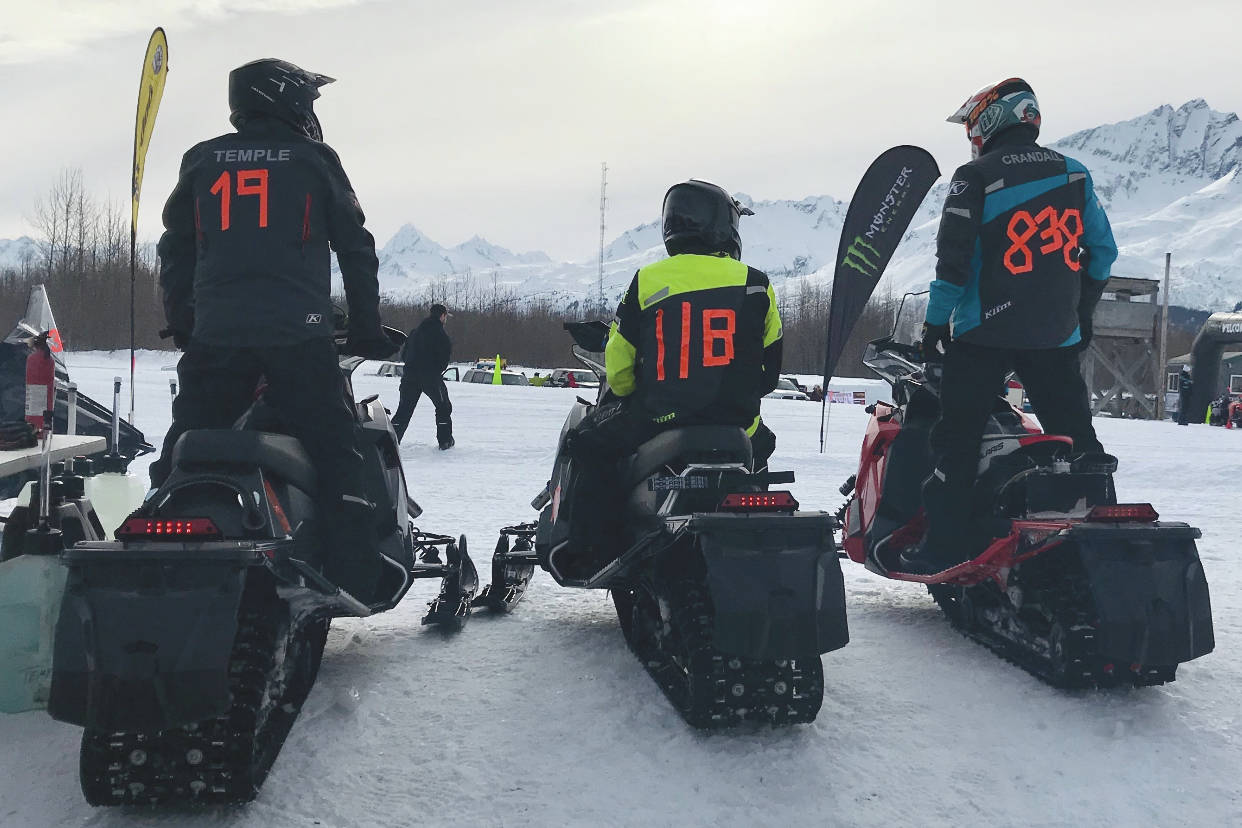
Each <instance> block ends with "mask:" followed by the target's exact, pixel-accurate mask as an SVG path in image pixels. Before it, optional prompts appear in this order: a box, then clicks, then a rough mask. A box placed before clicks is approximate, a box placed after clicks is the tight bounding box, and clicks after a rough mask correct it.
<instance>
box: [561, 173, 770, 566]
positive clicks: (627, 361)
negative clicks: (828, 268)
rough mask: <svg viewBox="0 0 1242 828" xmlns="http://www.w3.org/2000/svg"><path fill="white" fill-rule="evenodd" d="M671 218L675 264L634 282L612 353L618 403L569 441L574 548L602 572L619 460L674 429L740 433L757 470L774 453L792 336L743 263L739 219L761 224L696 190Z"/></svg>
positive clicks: (683, 197) (718, 196)
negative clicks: (773, 418) (775, 409)
mask: <svg viewBox="0 0 1242 828" xmlns="http://www.w3.org/2000/svg"><path fill="white" fill-rule="evenodd" d="M662 212H663V218H662V223H663V232H664V245H665V248H666V249H667V250H668V253H669V258H667V259H662V260H661V261H658V262H655V263H654V264H650V265H648V266H646V267H644V268H642V269H640V270H639V271H638V272H637V273H635V274H634V278H633V280H632V281H631V282H630V285H629V288H628V289H627V290H626V292H625V296H624V297H623V298H622V300H621V304H620V305H619V306H618V308H617V314H616V320H615V321H614V322H613V323H612V327H611V329H610V331H609V335H608V339H607V344H606V345H605V350H604V361H605V368H606V370H607V379H608V388H609V396H608V397H607V398H606V399H605V401H604V402H602V403H601V404H600V405H599V406H597V407H596V408H595V409H594V410H593V411H592V412H591V413H590V414H588V415H587V417H585V418H584V420H583V422H582V423H581V424H580V425H579V426H578V427H577V430H576V432H575V433H574V434H573V435H571V437H570V443H571V445H573V446H574V448H571V451H574V453H575V456H577V457H579V458H580V459H581V460H582V461H583V462H582V468H581V472H580V477H579V480H578V483H577V486H578V489H579V492H578V502H579V503H580V504H582V505H581V506H580V507H579V511H577V512H575V517H574V519H573V521H572V523H571V526H572V530H571V533H572V535H573V537H571V543H572V544H574V545H575V546H576V547H577V548H578V549H579V550H580V551H581V552H582V554H583V557H584V558H585V559H586V560H593V562H595V563H599V562H600V560H601V559H603V558H606V557H607V556H608V555H609V554H611V551H612V550H611V549H610V548H609V547H610V544H611V540H612V538H615V537H618V536H619V535H620V531H619V529H618V528H617V525H616V523H617V521H619V520H621V519H622V516H621V506H620V504H619V502H618V499H619V498H621V497H623V496H624V491H623V490H622V488H621V486H620V484H619V481H617V480H616V479H615V478H616V471H617V470H616V464H617V461H618V460H619V459H620V458H622V457H624V456H627V455H628V454H630V453H631V452H633V451H634V450H635V449H636V448H638V446H639V445H640V444H641V443H642V442H644V441H646V440H648V439H650V438H651V437H653V436H655V435H656V434H657V433H659V432H660V431H663V430H666V429H672V428H680V427H684V426H694V425H731V426H737V427H738V428H741V429H743V430H745V432H746V434H747V436H749V437H750V440H751V446H752V454H753V466H754V470H755V471H756V472H758V471H763V470H765V469H766V467H767V463H768V459H769V458H770V457H771V456H772V453H773V452H774V451H775V450H776V435H775V434H773V433H772V431H771V429H769V428H768V427H767V426H766V425H764V424H763V422H762V421H761V420H760V418H759V405H760V401H761V400H762V399H763V396H764V395H765V394H767V393H769V392H770V391H772V389H774V388H776V384H777V382H778V381H779V380H780V370H781V356H782V347H783V346H782V335H783V331H782V328H781V318H780V312H779V310H778V309H777V304H776V296H775V293H774V292H773V290H772V285H771V283H770V282H769V281H768V277H767V276H766V275H765V274H764V273H763V272H762V271H759V270H757V269H755V268H753V267H748V266H747V265H745V264H743V263H742V262H741V261H740V259H741V255H742V243H741V236H740V234H739V233H738V223H739V219H740V218H741V216H743V215H753V214H752V213H751V211H750V210H749V209H747V208H744V207H742V206H741V205H740V204H738V203H737V202H736V201H734V200H733V198H732V196H730V195H729V194H728V193H727V192H726V191H725V190H724V189H722V188H720V187H718V186H716V185H715V184H709V183H707V182H705V181H697V180H691V181H686V182H682V183H680V184H675V185H673V187H671V188H670V189H669V190H668V192H667V193H666V194H665V196H664V206H663V211H662ZM571 376H572V374H571ZM580 516H581V517H580Z"/></svg>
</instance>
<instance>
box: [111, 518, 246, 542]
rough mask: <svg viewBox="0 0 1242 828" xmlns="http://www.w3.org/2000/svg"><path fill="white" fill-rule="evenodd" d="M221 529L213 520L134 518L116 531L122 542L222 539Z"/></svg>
mask: <svg viewBox="0 0 1242 828" xmlns="http://www.w3.org/2000/svg"><path fill="white" fill-rule="evenodd" d="M221 534H222V533H221V532H220V529H219V528H218V527H217V526H216V524H215V523H213V522H212V520H211V518H180V519H176V520H160V519H156V518H144V517H132V518H129V519H128V520H126V521H125V522H124V523H122V524H121V528H120V529H118V530H116V536H117V538H119V539H120V540H134V539H137V538H147V539H150V538H195V539H200V540H203V539H214V538H219V537H221Z"/></svg>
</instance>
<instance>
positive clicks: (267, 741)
mask: <svg viewBox="0 0 1242 828" xmlns="http://www.w3.org/2000/svg"><path fill="white" fill-rule="evenodd" d="M329 623H330V622H329V620H328V619H307V618H303V619H300V621H299V626H300V627H301V629H300V631H299V632H298V634H296V635H290V636H289V637H288V641H287V642H281V641H280V636H281V635H282V633H283V632H284V630H285V629H287V628H285V626H284V624H283V623H282V621H281V619H280V618H279V617H278V615H277V614H276V613H273V612H271V610H270V608H269V609H268V611H267V612H262V611H259V610H258V609H247V608H245V607H243V610H242V613H241V617H240V619H239V626H238V631H237V638H236V640H235V642H234V646H233V654H232V657H231V660H230V664H229V677H230V685H231V690H232V697H233V706H232V708H231V709H230V710H229V712H228V713H226V714H225V715H223V716H219V717H217V718H214V719H209V720H207V721H204V722H200V723H197V724H194V725H189V726H186V727H180V728H175V729H172V730H168V731H164V732H160V733H155V734H143V733H102V732H98V731H89V730H88V731H86V732H84V733H83V735H82V752H81V760H80V775H81V784H82V793H83V794H84V795H85V797H86V800H87V802H89V803H90V804H92V805H170V804H182V805H194V806H207V805H223V804H228V803H242V802H249V801H250V800H252V799H254V797H255V796H256V795H257V794H258V791H259V788H260V787H261V786H262V784H263V780H264V779H265V778H266V777H267V774H268V771H269V770H271V767H272V764H273V763H274V762H275V760H276V756H277V755H278V754H279V753H280V748H281V746H282V745H283V744H284V741H285V738H286V737H287V736H288V735H289V731H290V729H291V728H292V727H293V722H294V721H295V720H296V719H297V716H298V713H299V711H300V710H301V707H302V704H303V702H305V700H306V697H307V695H308V694H309V693H310V689H311V686H312V685H313V684H314V680H315V676H316V674H317V673H318V672H319V664H320V661H321V659H322V657H323V647H324V643H325V641H326V640H327V635H328V627H329ZM282 643H283V644H286V645H287V648H285V647H281V646H280V645H281V644H282Z"/></svg>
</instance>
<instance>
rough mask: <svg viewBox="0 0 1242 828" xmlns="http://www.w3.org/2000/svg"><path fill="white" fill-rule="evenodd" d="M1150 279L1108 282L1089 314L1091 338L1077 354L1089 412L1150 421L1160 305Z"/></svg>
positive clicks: (1153, 409) (1153, 413)
mask: <svg viewBox="0 0 1242 828" xmlns="http://www.w3.org/2000/svg"><path fill="white" fill-rule="evenodd" d="M1159 293H1160V282H1159V281H1158V280H1156V279H1131V278H1129V277H1125V276H1113V277H1111V278H1109V280H1108V284H1107V285H1106V286H1105V288H1104V298H1102V299H1101V300H1100V304H1099V305H1098V306H1097V307H1096V310H1095V319H1094V335H1093V336H1092V339H1091V345H1090V346H1089V347H1088V348H1087V351H1086V352H1085V353H1084V354H1083V358H1082V371H1083V378H1084V379H1085V380H1086V382H1087V389H1088V391H1089V392H1090V393H1091V413H1093V414H1099V413H1100V412H1109V413H1111V414H1113V415H1114V416H1118V417H1138V418H1143V419H1155V418H1156V416H1157V411H1156V408H1157V406H1156V391H1157V390H1159V389H1157V388H1151V387H1148V386H1150V385H1151V384H1152V383H1151V381H1150V379H1151V377H1152V375H1153V374H1154V375H1156V376H1157V377H1159V376H1160V374H1162V373H1163V370H1161V371H1159V372H1156V371H1153V370H1152V368H1153V364H1154V362H1155V361H1156V359H1157V357H1156V324H1157V322H1158V319H1159V310H1160V306H1159V303H1158V297H1159Z"/></svg>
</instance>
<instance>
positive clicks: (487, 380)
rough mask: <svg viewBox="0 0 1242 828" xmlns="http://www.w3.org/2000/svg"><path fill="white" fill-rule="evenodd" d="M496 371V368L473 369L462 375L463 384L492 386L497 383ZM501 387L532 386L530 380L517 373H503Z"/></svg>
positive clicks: (501, 373) (501, 374)
mask: <svg viewBox="0 0 1242 828" xmlns="http://www.w3.org/2000/svg"><path fill="white" fill-rule="evenodd" d="M495 378H496V371H495V369H494V368H471V369H470V370H468V371H466V373H465V374H463V375H462V378H461V381H462V382H472V383H475V384H476V385H492V384H494V382H495ZM500 384H501V385H530V380H529V379H527V378H526V377H525V376H524V375H522V374H519V373H518V372H517V371H501V372H500Z"/></svg>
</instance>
